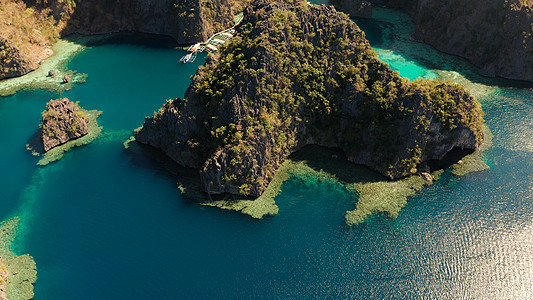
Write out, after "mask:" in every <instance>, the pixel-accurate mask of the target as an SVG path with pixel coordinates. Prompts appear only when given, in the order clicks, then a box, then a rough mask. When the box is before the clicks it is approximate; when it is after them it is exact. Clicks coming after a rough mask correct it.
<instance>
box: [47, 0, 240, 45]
mask: <svg viewBox="0 0 533 300" xmlns="http://www.w3.org/2000/svg"><path fill="white" fill-rule="evenodd" d="M52 2H55V3H56V4H55V6H56V7H60V6H61V5H63V1H60V0H56V1H52ZM233 22H234V20H233V13H232V10H231V5H230V2H229V0H210V1H204V0H149V1H146V0H118V1H100V0H79V1H76V7H75V8H73V11H72V14H71V16H70V20H69V21H68V23H67V27H66V28H65V32H64V33H82V34H100V33H109V32H118V31H138V32H143V33H154V34H162V35H168V36H171V37H173V38H174V39H175V40H176V41H177V42H178V43H181V44H186V43H194V42H199V41H204V40H206V39H207V38H208V37H209V36H210V35H212V34H213V33H215V32H217V31H219V30H222V29H223V28H226V27H230V26H232V25H233Z"/></svg>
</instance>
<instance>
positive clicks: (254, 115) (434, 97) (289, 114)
mask: <svg viewBox="0 0 533 300" xmlns="http://www.w3.org/2000/svg"><path fill="white" fill-rule="evenodd" d="M237 32H238V35H237V36H236V37H235V38H234V39H233V40H232V42H231V43H229V44H228V45H227V46H225V47H222V49H221V51H219V53H218V54H217V55H214V56H211V57H210V58H209V59H208V61H207V62H206V65H205V67H202V68H200V69H199V70H198V72H197V74H196V75H195V76H194V78H193V82H192V84H191V86H190V87H189V89H188V90H187V92H186V94H185V98H184V99H183V100H182V99H175V100H171V101H168V102H167V103H166V104H165V105H164V106H163V107H162V108H161V109H160V110H159V111H158V112H157V113H156V114H155V115H154V116H153V117H150V118H146V120H145V124H144V126H143V127H142V128H141V129H139V130H138V131H137V132H136V139H137V141H139V142H141V143H145V144H149V145H152V146H155V147H158V148H161V149H163V150H164V151H165V152H166V153H167V154H168V155H169V156H170V157H171V158H173V159H174V160H175V161H176V162H178V163H180V164H182V165H185V166H190V167H195V168H200V173H201V178H202V182H203V186H204V189H205V190H206V191H207V192H208V193H211V194H217V193H233V194H243V195H252V196H258V195H260V194H261V193H262V192H263V191H264V190H265V188H266V187H267V185H268V183H269V182H270V181H271V180H272V178H273V176H274V173H275V172H276V170H277V169H278V167H279V166H280V164H281V163H282V162H283V161H284V160H285V159H286V158H287V157H288V156H289V155H290V154H291V153H293V152H294V151H297V150H298V149H300V148H301V147H304V146H306V145H311V144H316V145H322V146H328V147H339V148H340V149H342V150H343V151H344V152H345V153H346V155H347V157H348V159H349V160H350V161H353V162H355V163H358V164H364V165H367V166H369V167H370V168H372V169H374V170H377V171H379V172H380V173H382V174H383V175H385V176H387V177H389V178H392V179H394V178H399V177H402V176H407V175H410V174H413V173H416V172H420V171H422V170H424V169H425V167H424V162H425V161H427V160H430V159H440V158H442V157H443V156H444V155H445V154H446V153H447V152H449V151H450V150H451V149H453V148H454V147H460V148H468V149H475V148H476V147H477V146H478V145H479V143H480V142H481V140H482V139H483V134H482V131H481V124H482V122H483V119H482V111H481V108H480V106H479V103H477V101H475V100H474V99H473V98H472V97H471V96H470V95H469V94H468V92H467V91H465V90H464V89H463V88H461V87H460V86H457V85H454V84H451V83H445V82H434V81H428V80H417V81H415V82H409V81H408V80H407V79H402V78H401V77H400V76H399V75H398V74H397V73H396V72H393V71H391V70H390V69H389V67H388V65H387V64H386V63H384V62H382V61H380V60H378V59H377V57H376V55H375V53H374V52H373V51H372V49H371V47H370V45H369V43H368V41H367V40H366V39H365V36H364V33H363V32H362V31H361V30H360V29H359V28H358V27H357V25H355V23H353V22H351V21H350V20H349V19H348V18H347V16H346V15H344V14H342V13H339V12H337V11H336V10H335V9H333V8H331V7H326V6H309V5H307V4H306V2H303V1H277V2H271V1H267V0H259V1H255V2H254V3H252V4H251V5H250V6H249V7H247V9H246V10H245V13H244V20H243V22H242V23H241V25H240V26H239V27H238V29H237Z"/></svg>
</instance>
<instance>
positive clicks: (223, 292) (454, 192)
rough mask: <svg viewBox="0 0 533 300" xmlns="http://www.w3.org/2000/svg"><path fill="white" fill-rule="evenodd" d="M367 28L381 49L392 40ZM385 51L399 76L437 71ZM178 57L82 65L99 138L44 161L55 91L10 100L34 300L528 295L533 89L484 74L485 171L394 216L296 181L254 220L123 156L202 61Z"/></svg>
mask: <svg viewBox="0 0 533 300" xmlns="http://www.w3.org/2000/svg"><path fill="white" fill-rule="evenodd" d="M367 22H369V24H367V25H368V26H374V29H373V30H374V32H372V31H370V30H369V31H368V32H367V35H368V36H369V37H370V41H371V42H373V43H374V42H375V41H378V40H379V39H380V38H381V36H386V35H383V34H382V33H383V32H382V29H383V27H382V25H383V24H382V23H378V22H376V23H375V24H374V25H372V24H371V21H367ZM362 27H363V26H362ZM389 45H391V46H390V47H391V48H390V51H392V53H393V54H395V56H391V57H396V58H399V59H390V60H389V63H390V64H391V67H393V68H396V69H397V70H398V71H400V74H401V75H403V76H408V77H410V78H411V79H415V78H416V77H418V76H420V75H419V74H422V76H430V75H427V74H436V73H435V72H434V71H433V70H432V69H433V68H434V66H432V65H431V66H430V65H428V64H427V62H424V61H423V60H416V59H414V58H412V57H409V58H408V59H402V57H404V56H402V54H401V53H403V52H402V51H396V52H395V49H394V43H389ZM413 47H414V45H413ZM428 51H429V50H428ZM181 55H183V51H180V50H174V49H167V48H159V47H155V46H153V45H152V46H150V47H148V46H143V45H140V44H138V43H137V44H104V45H99V46H94V47H92V48H89V49H88V50H86V51H85V52H83V53H81V54H79V55H78V56H77V57H75V58H74V59H73V60H72V61H71V62H70V63H69V68H70V69H75V70H77V71H78V72H82V73H86V74H88V75H89V77H88V80H87V82H86V83H84V84H80V85H77V86H75V87H74V88H73V89H72V90H71V91H69V92H66V93H64V94H63V95H61V96H66V97H69V98H70V99H71V100H74V101H80V104H81V105H82V106H83V107H85V108H87V109H98V110H102V111H103V112H104V114H103V115H102V116H101V117H100V119H99V120H100V124H101V125H102V126H104V133H103V136H102V137H101V138H99V139H98V140H96V141H94V142H93V143H92V144H90V145H87V146H84V147H81V148H76V149H73V150H71V151H70V152H68V153H67V154H66V155H65V157H64V158H63V159H62V160H60V161H58V162H56V163H52V164H50V165H48V166H46V167H37V166H35V163H36V161H37V159H36V158H34V157H32V156H31V155H29V153H28V152H27V151H26V150H25V147H24V145H25V143H26V142H27V140H28V139H29V137H30V136H31V134H32V133H33V131H34V130H35V129H36V127H37V125H38V123H39V119H40V112H41V111H42V110H43V109H44V107H45V103H46V102H47V101H48V100H49V99H51V98H55V97H58V96H59V95H55V94H51V93H49V92H42V91H37V92H29V91H27V92H19V93H17V94H16V95H14V96H11V97H5V98H2V99H0V132H2V133H3V136H2V137H3V138H2V139H1V140H0V143H1V144H0V151H1V152H0V154H1V155H0V199H1V201H2V202H1V204H2V206H1V207H2V209H1V210H0V217H1V218H2V219H6V218H8V217H10V216H14V215H21V217H22V220H23V232H22V235H21V236H20V238H19V239H18V240H17V243H16V245H15V250H16V252H18V253H30V254H31V255H33V256H34V258H35V261H36V263H37V266H38V281H37V283H36V285H35V293H36V299H175V298H200V299H203V298H300V299H301V298H303V299H306V298H326V297H327V298H339V297H342V298H376V299H383V298H404V299H405V298H493V299H494V298H522V299H526V298H531V297H533V290H532V286H533V160H532V158H533V140H532V133H533V118H532V117H533V115H532V114H533V113H532V112H533V109H532V106H533V92H531V90H527V89H520V88H500V87H498V86H495V84H496V83H497V82H499V81H497V80H493V81H491V80H488V81H489V82H494V85H492V86H486V89H487V90H490V93H487V94H486V95H485V96H483V97H482V98H480V100H481V102H482V104H483V109H484V111H485V113H486V116H485V118H486V120H487V123H488V125H489V126H490V128H491V129H492V131H493V133H494V135H495V138H494V146H493V148H491V149H490V150H489V151H487V152H486V154H485V159H486V161H487V162H488V163H489V164H490V165H491V169H490V170H488V171H483V172H478V173H473V174H469V175H467V176H464V177H462V178H457V177H454V176H452V175H450V174H449V173H448V174H446V175H445V176H443V178H442V179H441V180H439V181H438V182H437V183H436V184H434V185H433V186H430V187H428V188H427V189H425V190H423V191H422V192H421V193H419V194H418V195H417V196H415V197H413V198H412V199H410V201H409V203H408V205H407V206H406V207H405V208H404V209H403V210H402V212H401V213H400V216H399V217H398V218H397V219H396V220H394V221H393V220H388V219H386V218H383V217H381V216H374V217H372V218H371V219H370V220H368V221H367V222H366V223H364V224H362V225H360V226H357V227H353V228H348V227H347V226H346V225H345V224H344V220H343V215H344V213H345V212H346V211H347V210H351V209H353V207H354V206H355V203H354V199H352V198H350V196H349V195H348V194H346V193H345V192H344V191H343V189H342V188H338V187H335V186H332V185H331V184H320V183H314V184H306V183H303V182H302V181H300V180H297V179H290V180H289V181H287V182H286V183H285V184H284V185H283V191H282V193H281V194H280V195H279V196H278V197H277V199H276V201H277V203H278V206H279V209H280V211H279V215H277V216H275V217H272V218H267V219H264V220H253V219H250V218H249V217H246V216H243V215H240V214H238V213H234V212H228V211H222V210H218V209H215V208H206V207H202V206H199V205H197V204H195V203H192V202H191V201H188V200H187V199H184V198H183V197H182V196H181V195H180V191H179V189H178V188H177V186H176V184H175V181H176V180H175V178H174V177H173V175H171V174H170V173H169V172H168V171H167V165H165V164H163V163H161V162H160V161H159V160H157V159H155V158H154V156H150V155H144V154H143V153H138V152H131V151H128V150H126V149H124V146H123V142H124V141H125V140H126V139H128V137H129V136H130V135H131V132H132V130H133V129H135V128H136V127H139V126H141V125H142V123H143V117H144V116H148V115H151V114H152V113H153V111H155V110H157V109H158V108H159V107H160V106H161V105H162V104H163V103H164V101H165V100H166V99H169V98H174V97H180V96H182V95H183V93H184V92H185V89H186V88H187V86H188V85H189V82H190V79H189V77H190V75H192V74H193V73H194V72H195V70H196V68H197V67H198V66H199V65H200V64H202V63H203V60H204V59H205V57H199V58H198V59H197V61H196V62H195V63H194V64H189V65H181V64H179V63H178V62H177V59H179V57H181ZM404 55H405V54H404ZM432 55H436V54H435V53H432ZM439 59H442V60H444V61H448V62H449V64H450V65H453V64H454V59H455V58H452V57H448V56H440V55H439ZM406 61H408V63H406ZM409 62H410V63H409ZM420 70H422V72H419V71H420ZM424 74H425V75H424Z"/></svg>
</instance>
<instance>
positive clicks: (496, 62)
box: [334, 0, 533, 81]
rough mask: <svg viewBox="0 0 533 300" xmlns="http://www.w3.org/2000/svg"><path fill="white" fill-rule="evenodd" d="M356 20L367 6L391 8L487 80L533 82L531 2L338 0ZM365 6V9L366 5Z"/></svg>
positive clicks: (417, 35) (418, 33)
mask: <svg viewBox="0 0 533 300" xmlns="http://www.w3.org/2000/svg"><path fill="white" fill-rule="evenodd" d="M334 3H335V5H336V6H337V7H338V8H339V9H341V10H343V11H345V12H346V13H349V14H351V15H352V16H361V17H369V14H368V12H367V11H366V10H365V11H363V12H361V11H358V10H354V9H352V8H353V7H360V6H361V5H363V4H365V5H366V4H368V3H372V4H376V5H387V6H390V7H392V8H397V9H403V10H405V11H406V12H407V13H409V14H410V15H411V17H412V18H413V20H414V22H415V24H416V25H417V29H416V32H415V38H416V39H418V40H420V41H422V42H424V43H427V44H430V45H432V46H433V47H435V48H437V49H438V50H440V51H443V52H446V53H450V54H454V55H458V56H462V57H464V58H466V59H468V60H469V61H470V62H472V63H473V64H474V65H476V66H478V67H480V68H481V73H482V74H483V75H487V76H500V77H505V78H510V79H519V80H527V81H533V26H532V25H531V24H532V23H533V3H532V2H531V1H527V0H460V1H455V2H453V3H450V2H449V1H441V0H402V1H396V0H394V1H393V0H364V1H362V0H335V1H334ZM365 7H366V6H365Z"/></svg>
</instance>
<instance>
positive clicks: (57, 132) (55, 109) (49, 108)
mask: <svg viewBox="0 0 533 300" xmlns="http://www.w3.org/2000/svg"><path fill="white" fill-rule="evenodd" d="M42 116H43V123H42V125H41V130H42V142H43V147H44V151H48V150H50V149H52V148H54V147H55V146H59V145H61V144H64V143H66V142H68V141H70V140H74V139H77V138H79V137H81V136H84V135H86V134H87V133H88V132H89V126H88V125H87V122H89V118H88V117H87V115H86V114H85V112H84V110H82V109H81V108H80V106H79V105H78V104H77V103H74V102H71V101H69V100H68V99H67V98H61V99H57V100H51V101H50V102H48V104H47V105H46V110H45V111H44V112H43V114H42Z"/></svg>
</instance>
